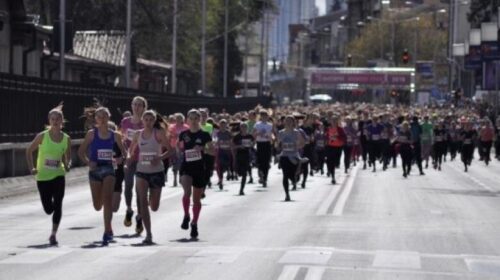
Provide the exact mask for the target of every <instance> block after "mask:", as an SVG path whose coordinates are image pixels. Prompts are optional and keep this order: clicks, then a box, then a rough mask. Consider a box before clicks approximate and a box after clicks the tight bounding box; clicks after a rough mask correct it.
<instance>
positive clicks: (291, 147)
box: [283, 143, 295, 152]
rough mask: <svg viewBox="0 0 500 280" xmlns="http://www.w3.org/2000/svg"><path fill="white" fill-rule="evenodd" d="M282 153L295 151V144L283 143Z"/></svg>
mask: <svg viewBox="0 0 500 280" xmlns="http://www.w3.org/2000/svg"><path fill="white" fill-rule="evenodd" d="M283 151H285V152H294V151H295V143H283Z"/></svg>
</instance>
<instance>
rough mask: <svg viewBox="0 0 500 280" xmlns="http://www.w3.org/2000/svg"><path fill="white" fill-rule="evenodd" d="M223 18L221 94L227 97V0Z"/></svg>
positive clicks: (227, 0) (226, 0)
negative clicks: (222, 80) (222, 81)
mask: <svg viewBox="0 0 500 280" xmlns="http://www.w3.org/2000/svg"><path fill="white" fill-rule="evenodd" d="M225 6H226V7H225V12H224V14H225V19H224V87H223V88H224V90H223V96H224V98H226V97H227V82H228V79H227V40H228V28H229V0H225Z"/></svg>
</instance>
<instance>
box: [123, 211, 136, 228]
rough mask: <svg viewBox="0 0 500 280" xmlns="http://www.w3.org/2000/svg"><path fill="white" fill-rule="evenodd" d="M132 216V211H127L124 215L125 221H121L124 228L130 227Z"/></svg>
mask: <svg viewBox="0 0 500 280" xmlns="http://www.w3.org/2000/svg"><path fill="white" fill-rule="evenodd" d="M133 216H134V211H133V210H130V211H129V210H127V213H125V220H123V224H124V225H125V226H126V227H130V226H131V225H132V217H133Z"/></svg>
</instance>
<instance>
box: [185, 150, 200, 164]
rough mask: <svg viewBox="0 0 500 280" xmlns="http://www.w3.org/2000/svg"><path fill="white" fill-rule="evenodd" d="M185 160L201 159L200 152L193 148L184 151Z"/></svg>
mask: <svg viewBox="0 0 500 280" xmlns="http://www.w3.org/2000/svg"><path fill="white" fill-rule="evenodd" d="M184 155H185V157H186V162H193V161H198V160H201V152H200V151H198V150H195V149H191V150H186V151H184Z"/></svg>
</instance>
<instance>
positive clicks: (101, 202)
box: [78, 107, 125, 246]
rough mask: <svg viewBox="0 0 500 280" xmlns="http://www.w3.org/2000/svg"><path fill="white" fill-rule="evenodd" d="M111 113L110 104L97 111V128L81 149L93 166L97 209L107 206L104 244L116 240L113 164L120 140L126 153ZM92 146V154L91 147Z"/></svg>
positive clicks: (92, 186)
mask: <svg viewBox="0 0 500 280" xmlns="http://www.w3.org/2000/svg"><path fill="white" fill-rule="evenodd" d="M110 116H111V113H110V112H109V110H108V108H105V107H100V108H98V109H97V110H96V111H95V125H96V128H94V129H91V130H89V131H88V132H87V134H86V135H85V139H84V140H83V143H82V145H81V146H80V148H79V149H78V156H79V157H80V160H81V161H82V162H83V163H84V164H86V165H88V166H89V181H90V189H91V191H92V201H93V204H94V208H95V210H96V211H100V210H101V209H102V208H104V234H103V237H102V245H103V246H107V245H108V244H109V242H110V241H112V240H113V230H112V228H111V220H112V217H113V211H112V210H113V209H112V203H113V191H114V184H115V170H114V168H113V145H114V143H115V142H116V143H117V144H118V146H119V148H120V150H121V152H122V155H125V148H124V147H123V144H122V142H121V141H122V139H121V136H120V134H118V133H116V132H113V131H112V130H110V129H109V126H108V122H109V118H110ZM89 147H90V153H89V154H90V156H89V157H87V151H88V150H87V149H88V148H89Z"/></svg>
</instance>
